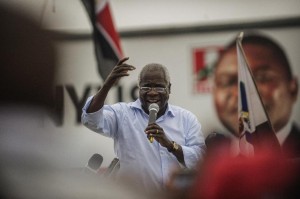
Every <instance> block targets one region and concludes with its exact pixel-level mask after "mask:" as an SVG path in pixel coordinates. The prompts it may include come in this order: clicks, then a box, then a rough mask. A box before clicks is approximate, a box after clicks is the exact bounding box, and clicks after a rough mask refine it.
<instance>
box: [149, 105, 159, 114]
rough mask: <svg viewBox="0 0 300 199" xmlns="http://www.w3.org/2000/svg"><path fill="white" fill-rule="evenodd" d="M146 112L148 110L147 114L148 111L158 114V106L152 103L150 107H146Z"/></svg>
mask: <svg viewBox="0 0 300 199" xmlns="http://www.w3.org/2000/svg"><path fill="white" fill-rule="evenodd" d="M148 110H149V112H150V111H155V112H158V111H159V106H158V104H156V103H152V104H150V106H149V107H148Z"/></svg>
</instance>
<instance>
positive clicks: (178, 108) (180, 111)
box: [169, 104, 196, 117]
mask: <svg viewBox="0 0 300 199" xmlns="http://www.w3.org/2000/svg"><path fill="white" fill-rule="evenodd" d="M169 110H170V111H172V112H173V113H174V114H175V115H176V113H177V114H183V115H189V116H193V117H196V115H195V114H194V113H193V112H192V111H190V110H188V109H186V108H183V107H181V106H177V105H172V104H169Z"/></svg>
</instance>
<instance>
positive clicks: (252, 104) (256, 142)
mask: <svg viewBox="0 0 300 199" xmlns="http://www.w3.org/2000/svg"><path fill="white" fill-rule="evenodd" d="M242 38H243V32H242V33H240V35H239V36H238V38H237V42H236V48H237V58H238V91H239V95H238V103H239V104H238V111H239V118H238V119H239V120H238V121H239V133H240V151H241V154H243V155H247V156H249V155H254V154H256V153H258V152H259V151H264V152H265V151H271V152H277V153H278V152H280V151H281V149H280V145H279V142H278V140H277V137H276V135H275V132H274V130H273V127H272V124H271V122H270V119H269V117H268V114H267V112H266V110H265V107H264V105H263V102H262V100H261V97H260V94H259V92H258V89H257V87H256V84H255V81H254V78H253V75H252V72H251V70H250V67H249V65H248V63H247V61H246V56H245V53H244V50H243V48H242Z"/></svg>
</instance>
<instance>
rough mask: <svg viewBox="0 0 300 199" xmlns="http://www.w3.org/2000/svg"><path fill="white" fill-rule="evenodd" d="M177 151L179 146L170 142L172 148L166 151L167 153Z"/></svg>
mask: <svg viewBox="0 0 300 199" xmlns="http://www.w3.org/2000/svg"><path fill="white" fill-rule="evenodd" d="M178 149H179V145H178V144H177V143H176V142H174V141H172V148H171V149H168V151H169V152H174V151H177V150H178Z"/></svg>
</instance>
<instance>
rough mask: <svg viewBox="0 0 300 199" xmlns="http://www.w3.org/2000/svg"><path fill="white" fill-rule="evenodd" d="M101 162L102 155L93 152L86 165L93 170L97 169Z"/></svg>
mask: <svg viewBox="0 0 300 199" xmlns="http://www.w3.org/2000/svg"><path fill="white" fill-rule="evenodd" d="M102 162H103V157H102V155H100V154H98V153H95V154H94V155H93V156H92V157H91V158H90V159H89V161H88V167H90V168H91V169H93V170H98V169H99V168H100V166H101V164H102Z"/></svg>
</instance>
